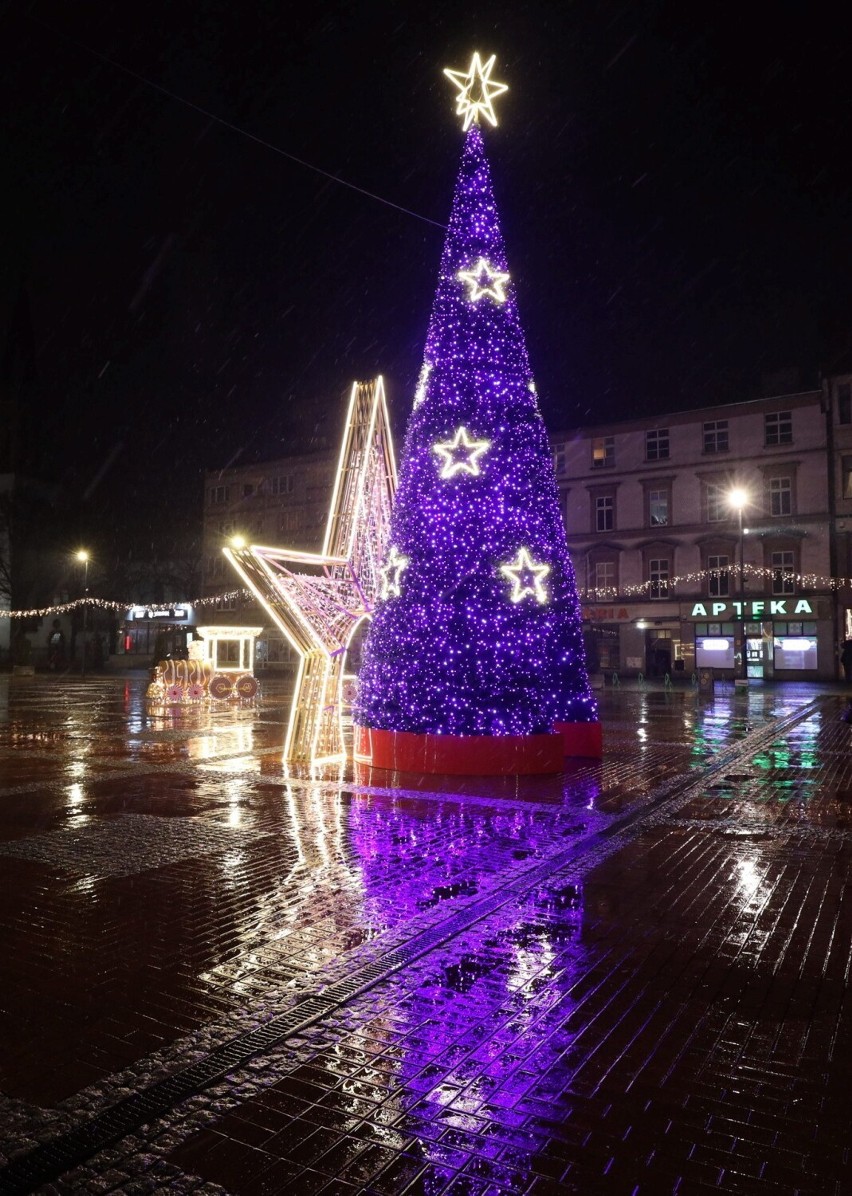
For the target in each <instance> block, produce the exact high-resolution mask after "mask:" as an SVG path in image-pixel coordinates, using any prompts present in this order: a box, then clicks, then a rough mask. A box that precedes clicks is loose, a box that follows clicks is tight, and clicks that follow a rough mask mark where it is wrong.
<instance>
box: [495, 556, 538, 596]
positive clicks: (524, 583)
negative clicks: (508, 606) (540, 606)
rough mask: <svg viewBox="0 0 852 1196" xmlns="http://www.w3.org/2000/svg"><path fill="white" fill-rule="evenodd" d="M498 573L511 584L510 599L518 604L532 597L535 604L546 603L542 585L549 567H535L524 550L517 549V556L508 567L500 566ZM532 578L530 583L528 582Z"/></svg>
mask: <svg viewBox="0 0 852 1196" xmlns="http://www.w3.org/2000/svg"><path fill="white" fill-rule="evenodd" d="M500 572H501V573H502V574H503V576H504V577H508V578H509V579H510V580H511V582H512V593H511V599H512V601H513V602H520V601H521V600H522V599H523V598H527V597H534V598H535V600H536V602H547V590H545V588H544V585H543V584H542V583H543V581H544V579H545V577H547V575H548V573H549V572H550V565H536V564H534V562H533V559H532V557H531V556H530V554H529V552H527V550H526V548H519V549H518V555H517V556H516V557H515V559H514V560H513V561H512V563H511V564H510V565H501V566H500ZM530 576H532V582H530V580H529V579H530Z"/></svg>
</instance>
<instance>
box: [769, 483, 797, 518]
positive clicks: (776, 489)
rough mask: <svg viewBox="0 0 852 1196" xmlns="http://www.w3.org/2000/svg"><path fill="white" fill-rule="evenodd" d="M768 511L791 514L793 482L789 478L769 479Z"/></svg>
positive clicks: (773, 513) (774, 513)
mask: <svg viewBox="0 0 852 1196" xmlns="http://www.w3.org/2000/svg"><path fill="white" fill-rule="evenodd" d="M769 513H770V514H771V515H792V514H793V484H792V481H791V480H790V478H770V479H769Z"/></svg>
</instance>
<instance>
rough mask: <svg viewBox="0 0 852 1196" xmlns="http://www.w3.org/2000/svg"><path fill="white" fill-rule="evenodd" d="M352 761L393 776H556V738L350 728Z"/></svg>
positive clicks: (560, 741) (560, 750)
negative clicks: (422, 733)
mask: <svg viewBox="0 0 852 1196" xmlns="http://www.w3.org/2000/svg"><path fill="white" fill-rule="evenodd" d="M354 756H355V760H356V761H357V762H358V763H360V764H369V765H371V766H372V767H373V768H389V769H392V770H393V771H394V772H419V773H424V772H426V773H444V774H446V775H450V776H457V777H460V776H467V777H472V776H480V777H483V776H491V777H500V776H511V775H528V774H530V773H546V772H561V771H562V761H563V759H564V757H565V741H564V738H563V736H562V735H414V734H412V732H410V731H380V730H377V729H376V728H375V727H358V726H356V727H355V750H354Z"/></svg>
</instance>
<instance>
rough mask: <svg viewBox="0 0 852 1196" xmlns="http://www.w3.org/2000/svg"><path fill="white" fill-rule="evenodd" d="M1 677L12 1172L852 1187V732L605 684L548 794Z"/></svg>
mask: <svg viewBox="0 0 852 1196" xmlns="http://www.w3.org/2000/svg"><path fill="white" fill-rule="evenodd" d="M144 683H145V682H144V678H142V677H141V676H140V677H134V678H130V679H126V678H120V679H118V678H106V677H92V678H86V679H80V678H62V679H59V680H58V681H57V680H56V679H52V678H47V677H36V678H14V679H10V678H8V677H6V678H0V867H2V870H3V877H4V883H3V885H2V886H1V887H0V907H2V908H0V947H2V958H3V961H4V964H3V983H2V989H0V1013H1V1014H2V1034H0V1094H2V1095H0V1127H2V1128H0V1164H2V1166H0V1192H26V1191H34V1190H40V1191H44V1192H51V1191H52V1192H81V1191H91V1192H109V1191H115V1192H127V1193H143V1192H151V1191H157V1190H163V1191H174V1192H182V1191H199V1192H204V1193H214V1192H216V1193H218V1192H229V1193H233V1194H234V1196H242V1194H245V1196H251V1194H253V1193H270V1194H271V1193H278V1192H280V1193H292V1194H294V1196H295V1194H301V1193H305V1194H310V1193H319V1192H323V1193H326V1194H330V1193H341V1194H346V1193H353V1194H354V1193H365V1194H373V1196H384V1194H388V1196H390V1194H395V1193H403V1192H406V1193H409V1194H418V1193H419V1194H423V1196H439V1194H447V1196H450V1194H453V1196H462V1194H466V1196H480V1194H482V1196H485V1194H487V1196H496V1193H519V1194H520V1193H535V1194H537V1196H546V1194H547V1193H551V1192H552V1193H561V1192H569V1193H570V1192H577V1193H595V1192H600V1193H613V1194H621V1193H624V1194H625V1196H634V1194H635V1193H641V1194H643V1196H645V1194H652V1196H653V1194H657V1193H675V1192H676V1193H679V1194H680V1196H684V1194H689V1193H693V1192H694V1193H702V1192H711V1191H713V1192H736V1193H749V1194H750V1193H764V1192H765V1193H779V1194H780V1193H789V1194H793V1193H803V1194H804V1193H808V1194H810V1193H835V1194H837V1196H839V1194H845V1193H850V1192H852V1160H851V1159H850V1150H852V1102H850V1100H849V1096H848V1086H849V1072H850V1064H852V1009H850V989H849V983H850V964H851V963H852V888H851V887H850V885H849V880H850V868H852V753H851V752H850V748H852V728H850V727H849V726H848V725H846V724H844V723H843V722H841V721H840V713H841V710H842V708H843V706H844V704H845V700H844V698H843V696H842V695H841V693H840V692H839V690H838V691H836V692H827V691H825V690H818V689H816V688H811V687H807V686H802V687H792V686H791V687H786V688H785V687H780V688H778V689H768V688H767V689H753V690H750V691H748V692H745V691H742V692H734V691H733V690H732V689H730V690H727V691H719V692H717V694H716V695H715V696H711V697H707V696H704V695H699V694H697V693H696V692H694V691H692V690H675V691H669V692H663V691H639V690H634V691H628V690H624V691H615V692H611V691H607V692H606V693H605V694H603V695H602V697H601V704H602V719H603V722H604V726H605V758H604V761H603V762H602V763H596V762H594V763H593V762H585V763H579V764H575V765H573V766H572V767H571V769H570V771H569V772H568V773H566V775H565V776H563V777H561V778H559V779H558V780H557V779H549V778H530V779H529V780H526V781H523V780H522V781H517V782H516V781H514V780H510V779H495V780H488V781H478V780H475V779H465V780H464V781H462V782H456V783H455V784H452V785H446V786H443V787H441V788H440V789H439V788H438V787H437V786H436V784H435V779H434V778H425V779H419V778H412V777H405V778H391V777H389V775H388V774H387V773H378V772H376V773H374V774H372V775H368V774H359V775H357V776H356V777H354V778H353V777H352V776H349V775H346V776H338V775H324V776H320V777H318V778H316V779H312V778H310V777H304V776H302V777H289V776H287V775H286V774H285V772H284V770H283V768H282V764H281V759H280V748H281V743H282V740H283V722H284V717H285V712H286V701H285V697H286V695H285V694H284V693H283V692H280V691H278V690H276V687H275V684H274V683H272V682H266V684H265V686H264V697H263V699H262V701H261V703H260V704H259V705H258V706H257V707H248V708H239V707H233V706H227V705H224V706H221V707H218V708H215V709H210V708H208V707H198V708H192V709H188V708H181V707H177V708H174V709H173V710H172V711H171V712H170V711H168V710H165V711H163V710H160V711H158V712H157V711H151V710H148V709H147V708H146V705H145V702H144V696H143V695H144Z"/></svg>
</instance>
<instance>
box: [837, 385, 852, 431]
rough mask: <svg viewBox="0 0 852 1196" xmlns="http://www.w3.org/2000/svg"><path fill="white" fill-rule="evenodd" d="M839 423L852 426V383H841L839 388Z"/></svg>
mask: <svg viewBox="0 0 852 1196" xmlns="http://www.w3.org/2000/svg"><path fill="white" fill-rule="evenodd" d="M837 422H838V423H839V424H852V383H850V382H841V383H840V384H839V385H838V387H837Z"/></svg>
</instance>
